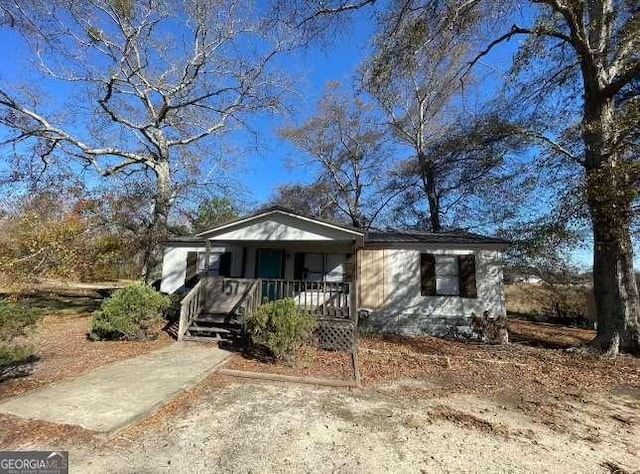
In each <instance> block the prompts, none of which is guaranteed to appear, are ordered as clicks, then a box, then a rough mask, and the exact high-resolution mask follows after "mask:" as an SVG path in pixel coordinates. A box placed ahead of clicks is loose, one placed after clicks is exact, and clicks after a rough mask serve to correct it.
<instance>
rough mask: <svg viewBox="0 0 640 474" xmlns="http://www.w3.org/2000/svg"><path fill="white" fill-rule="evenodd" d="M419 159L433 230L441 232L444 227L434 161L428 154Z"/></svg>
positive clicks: (420, 156)
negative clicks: (441, 221)
mask: <svg viewBox="0 0 640 474" xmlns="http://www.w3.org/2000/svg"><path fill="white" fill-rule="evenodd" d="M418 160H419V162H420V174H421V178H422V185H423V186H424V192H425V194H426V195H427V201H428V203H429V220H430V223H431V231H432V232H440V231H441V230H442V227H441V224H440V200H439V199H438V193H437V189H436V172H435V170H434V169H433V163H432V162H431V161H430V160H429V159H428V158H427V157H426V156H424V155H422V154H420V155H419V156H418Z"/></svg>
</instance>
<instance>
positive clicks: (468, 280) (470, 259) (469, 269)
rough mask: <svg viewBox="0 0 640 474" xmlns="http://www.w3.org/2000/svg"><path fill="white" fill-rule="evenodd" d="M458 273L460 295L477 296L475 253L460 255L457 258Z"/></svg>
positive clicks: (466, 296)
mask: <svg viewBox="0 0 640 474" xmlns="http://www.w3.org/2000/svg"><path fill="white" fill-rule="evenodd" d="M458 275H459V276H460V296H462V297H463V298H477V297H478V289H477V287H476V256H475V255H461V256H460V257H459V258H458Z"/></svg>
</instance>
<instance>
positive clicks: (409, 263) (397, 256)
mask: <svg viewBox="0 0 640 474" xmlns="http://www.w3.org/2000/svg"><path fill="white" fill-rule="evenodd" d="M426 252H428V253H432V254H435V255H436V259H438V256H441V255H468V254H471V253H473V254H475V256H476V285H477V290H478V297H477V298H462V297H460V296H422V295H421V294H420V254H421V253H426ZM384 265H385V270H388V272H389V274H388V276H386V278H385V285H384V290H383V294H381V295H379V298H381V301H380V304H379V307H378V308H371V311H370V315H369V317H368V318H364V319H363V320H362V324H363V326H364V327H365V328H367V327H368V328H369V329H371V330H375V331H380V332H388V333H399V334H423V333H436V334H437V333H442V332H444V331H446V328H447V327H448V326H451V325H455V326H459V327H462V328H463V330H464V329H466V328H468V326H469V323H470V319H471V315H472V314H473V313H475V314H476V315H481V314H482V313H483V312H484V311H489V313H490V314H491V315H493V316H497V315H503V314H505V306H504V290H503V284H502V265H501V253H500V251H497V250H488V249H469V250H463V249H446V248H431V247H428V246H422V247H411V248H391V249H385V250H384ZM363 284H364V283H363ZM363 303H365V302H364V301H363ZM361 309H367V308H366V306H364V305H361Z"/></svg>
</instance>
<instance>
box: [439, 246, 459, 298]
mask: <svg viewBox="0 0 640 474" xmlns="http://www.w3.org/2000/svg"><path fill="white" fill-rule="evenodd" d="M436 294H438V295H443V296H456V295H459V294H460V278H459V275H458V259H457V257H455V256H452V255H436Z"/></svg>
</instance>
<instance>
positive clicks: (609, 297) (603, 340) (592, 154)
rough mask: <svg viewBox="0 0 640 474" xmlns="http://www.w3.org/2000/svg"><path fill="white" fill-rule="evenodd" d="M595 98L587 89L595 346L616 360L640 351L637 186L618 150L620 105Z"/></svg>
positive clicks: (587, 139) (586, 152) (586, 132)
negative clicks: (634, 219)
mask: <svg viewBox="0 0 640 474" xmlns="http://www.w3.org/2000/svg"><path fill="white" fill-rule="evenodd" d="M591 90H593V89H591ZM591 95H592V94H589V87H587V94H586V95H585V120H584V123H583V138H584V143H585V150H586V151H585V168H586V172H587V202H588V205H589V211H590V214H591V222H592V225H593V243H594V254H593V293H594V299H595V305H596V311H597V321H598V330H597V335H596V338H595V339H594V340H593V341H592V342H591V347H592V348H593V349H595V350H597V351H599V352H603V353H604V354H606V355H608V356H611V357H615V356H616V355H617V354H618V352H632V353H638V352H640V299H639V297H638V287H637V284H636V279H635V274H634V270H633V246H632V243H631V235H630V222H631V212H632V211H631V209H632V199H633V198H632V196H633V189H632V186H633V183H632V182H631V179H630V176H629V173H628V170H627V168H626V163H625V162H624V160H621V159H620V157H619V154H618V153H617V151H616V149H615V148H614V143H615V135H614V127H615V122H614V121H615V114H614V112H615V103H614V100H613V98H610V99H608V98H602V97H598V96H596V97H593V96H591ZM593 95H596V94H593ZM590 96H591V97H590Z"/></svg>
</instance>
